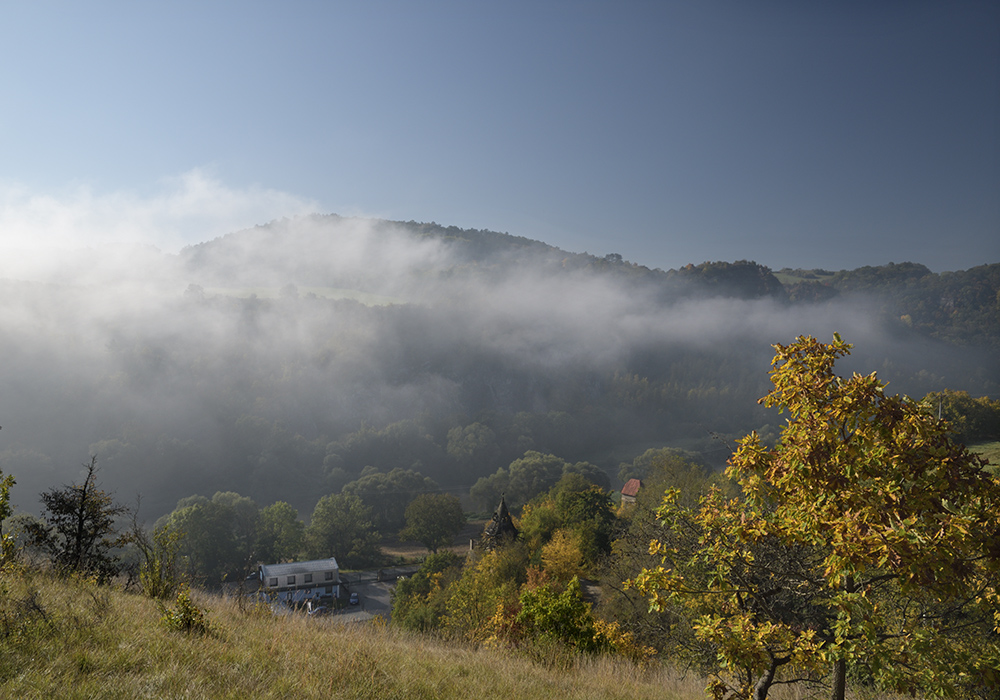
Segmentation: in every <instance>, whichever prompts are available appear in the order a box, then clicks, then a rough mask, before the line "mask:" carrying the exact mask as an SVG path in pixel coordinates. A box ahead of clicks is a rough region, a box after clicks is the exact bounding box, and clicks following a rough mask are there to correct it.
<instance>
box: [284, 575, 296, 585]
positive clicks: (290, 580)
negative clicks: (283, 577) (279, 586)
mask: <svg viewBox="0 0 1000 700" xmlns="http://www.w3.org/2000/svg"><path fill="white" fill-rule="evenodd" d="M286 583H287V584H288V585H289V586H291V585H292V584H294V583H295V577H294V576H289V577H288V581H286Z"/></svg>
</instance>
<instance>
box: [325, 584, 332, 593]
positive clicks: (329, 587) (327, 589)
mask: <svg viewBox="0 0 1000 700" xmlns="http://www.w3.org/2000/svg"><path fill="white" fill-rule="evenodd" d="M326 594H327V595H333V586H327V587H326Z"/></svg>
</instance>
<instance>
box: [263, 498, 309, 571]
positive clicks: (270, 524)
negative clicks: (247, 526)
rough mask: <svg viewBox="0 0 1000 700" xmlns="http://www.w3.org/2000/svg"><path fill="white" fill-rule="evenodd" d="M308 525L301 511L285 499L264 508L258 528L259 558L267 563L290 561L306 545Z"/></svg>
mask: <svg viewBox="0 0 1000 700" xmlns="http://www.w3.org/2000/svg"><path fill="white" fill-rule="evenodd" d="M305 533H306V526H305V523H303V522H302V521H301V520H299V512H298V511H297V510H295V509H294V508H293V507H292V506H290V505H289V504H288V503H285V502H284V501H277V502H275V503H272V504H271V505H269V506H267V507H266V508H262V509H261V511H260V520H259V522H258V529H257V543H256V548H255V549H256V555H257V559H259V560H260V561H263V562H267V563H278V562H283V561H288V560H290V559H294V558H295V557H297V556H298V555H299V554H300V553H301V552H302V550H303V548H304V547H305Z"/></svg>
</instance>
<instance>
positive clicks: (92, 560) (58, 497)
mask: <svg viewBox="0 0 1000 700" xmlns="http://www.w3.org/2000/svg"><path fill="white" fill-rule="evenodd" d="M83 466H84V469H86V475H85V476H84V479H83V483H82V484H71V485H70V486H64V487H63V488H61V489H51V490H49V491H46V492H44V493H42V495H41V498H42V503H43V504H44V505H45V512H44V513H43V515H42V520H43V521H44V527H36V528H35V529H34V532H33V533H32V539H33V541H34V543H35V544H36V545H38V546H40V547H41V548H42V549H43V550H45V551H46V552H47V553H48V554H49V555H50V556H51V557H52V560H53V562H54V563H55V564H56V566H58V567H59V568H60V569H62V570H64V571H86V572H89V573H94V574H96V575H98V577H100V578H102V579H103V578H107V577H109V576H112V575H114V574H115V573H116V572H117V570H118V556H117V555H116V554H115V550H116V549H118V548H120V547H122V546H123V545H124V544H125V540H126V538H125V537H124V536H121V535H119V534H118V531H117V519H118V517H119V516H121V515H124V514H125V513H127V512H128V510H127V508H125V507H124V506H121V505H118V504H116V503H115V502H114V499H113V498H112V496H111V494H109V493H108V492H106V491H103V490H101V489H100V488H98V486H97V457H92V458H91V460H90V464H84V465H83Z"/></svg>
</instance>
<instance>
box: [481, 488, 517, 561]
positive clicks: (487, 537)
mask: <svg viewBox="0 0 1000 700" xmlns="http://www.w3.org/2000/svg"><path fill="white" fill-rule="evenodd" d="M516 537H517V528H516V527H514V521H513V520H512V519H511V517H510V511H509V510H507V501H506V499H505V498H504V497H503V496H500V505H499V506H497V509H496V512H494V513H493V519H492V520H490V522H488V523H487V524H486V529H485V530H483V544H484V545H485V546H486V549H495V548H497V547H499V546H501V545H503V544H504V543H505V542H507V541H508V540H513V539H515V538H516Z"/></svg>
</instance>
